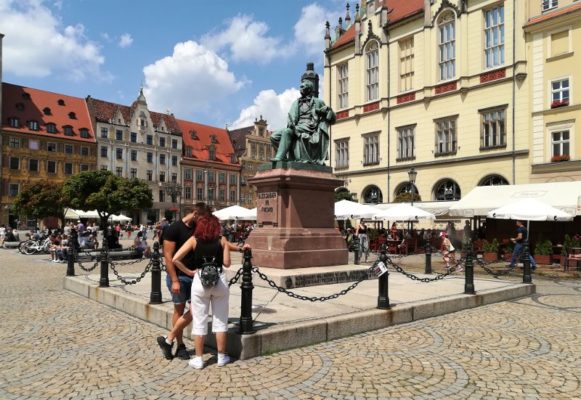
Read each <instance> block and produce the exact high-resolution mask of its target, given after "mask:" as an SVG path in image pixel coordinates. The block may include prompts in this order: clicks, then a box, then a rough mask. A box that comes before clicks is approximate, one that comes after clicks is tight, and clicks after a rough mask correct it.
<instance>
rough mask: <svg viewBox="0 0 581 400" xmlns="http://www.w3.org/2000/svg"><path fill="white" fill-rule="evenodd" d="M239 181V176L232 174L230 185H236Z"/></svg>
mask: <svg viewBox="0 0 581 400" xmlns="http://www.w3.org/2000/svg"><path fill="white" fill-rule="evenodd" d="M237 183H238V176H237V175H234V174H230V185H236V184H237Z"/></svg>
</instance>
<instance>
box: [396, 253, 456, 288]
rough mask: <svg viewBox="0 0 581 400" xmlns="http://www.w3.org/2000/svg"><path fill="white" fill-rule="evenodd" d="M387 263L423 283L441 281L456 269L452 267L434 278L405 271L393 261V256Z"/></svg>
mask: <svg viewBox="0 0 581 400" xmlns="http://www.w3.org/2000/svg"><path fill="white" fill-rule="evenodd" d="M387 264H388V265H391V266H392V267H393V268H395V270H396V271H397V272H399V273H400V274H403V275H405V276H406V277H407V278H409V279H411V280H413V281H418V282H422V283H429V282H435V281H439V280H441V279H444V278H445V277H447V276H449V275H451V274H452V273H454V272H455V271H456V267H454V268H450V269H449V270H448V271H446V272H445V273H443V274H436V276H435V277H434V278H420V277H419V276H416V275H414V274H410V273H409V272H406V271H404V269H403V268H402V267H400V266H399V265H397V264H395V263H394V262H393V261H391V258H389V257H387Z"/></svg>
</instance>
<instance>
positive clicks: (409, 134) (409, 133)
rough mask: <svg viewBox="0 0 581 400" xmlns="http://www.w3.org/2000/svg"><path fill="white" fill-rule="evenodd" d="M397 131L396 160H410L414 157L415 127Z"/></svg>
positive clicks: (402, 128)
mask: <svg viewBox="0 0 581 400" xmlns="http://www.w3.org/2000/svg"><path fill="white" fill-rule="evenodd" d="M396 130H397V159H398V160H411V159H414V158H415V157H416V125H415V124H414V125H406V126H402V127H399V128H396Z"/></svg>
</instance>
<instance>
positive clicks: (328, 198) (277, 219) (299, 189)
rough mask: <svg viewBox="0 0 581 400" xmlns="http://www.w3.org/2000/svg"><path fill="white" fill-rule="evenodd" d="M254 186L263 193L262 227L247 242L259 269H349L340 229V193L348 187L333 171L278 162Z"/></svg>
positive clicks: (260, 207)
mask: <svg viewBox="0 0 581 400" xmlns="http://www.w3.org/2000/svg"><path fill="white" fill-rule="evenodd" d="M277 167H278V168H277ZM295 168H296V169H295ZM248 181H249V182H250V183H251V184H253V185H255V186H256V187H257V192H258V204H257V228H256V229H254V230H253V231H252V233H251V234H250V236H249V237H248V239H247V243H249V244H250V245H251V246H252V257H253V258H252V263H253V264H254V265H257V266H259V267H269V268H281V269H289V268H306V267H320V266H328V265H343V264H347V257H348V253H347V246H346V244H345V240H344V239H343V238H342V237H341V234H340V233H339V231H337V229H335V228H334V221H335V216H334V205H335V201H334V199H335V198H334V193H335V188H337V187H339V186H341V185H342V183H343V182H342V180H340V179H337V178H335V176H334V175H333V174H332V173H331V170H330V168H328V167H321V166H309V165H305V164H295V163H277V164H275V168H273V169H266V170H262V171H259V172H258V173H257V174H256V176H255V177H253V178H251V179H249V180H248Z"/></svg>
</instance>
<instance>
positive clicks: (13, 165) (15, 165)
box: [10, 157, 20, 170]
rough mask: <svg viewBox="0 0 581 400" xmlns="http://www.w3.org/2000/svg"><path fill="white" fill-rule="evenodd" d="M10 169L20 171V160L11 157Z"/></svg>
mask: <svg viewBox="0 0 581 400" xmlns="http://www.w3.org/2000/svg"><path fill="white" fill-rule="evenodd" d="M10 169H13V170H18V169H20V158H18V157H10Z"/></svg>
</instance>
